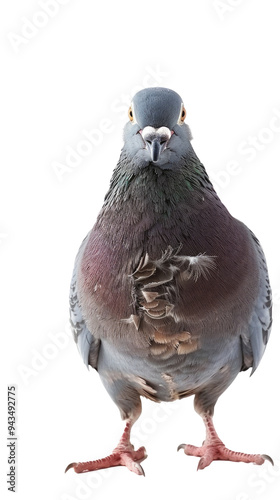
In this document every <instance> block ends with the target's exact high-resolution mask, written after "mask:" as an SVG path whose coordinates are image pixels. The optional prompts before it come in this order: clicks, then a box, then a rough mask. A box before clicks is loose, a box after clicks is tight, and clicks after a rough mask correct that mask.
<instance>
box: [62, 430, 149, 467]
mask: <svg viewBox="0 0 280 500" xmlns="http://www.w3.org/2000/svg"><path fill="white" fill-rule="evenodd" d="M130 429H131V422H128V423H127V425H126V428H125V430H124V433H123V435H122V438H121V440H120V442H119V444H118V446H117V447H116V448H115V449H114V450H113V452H112V453H111V455H108V457H105V458H101V459H100V460H93V461H91V462H73V463H71V464H69V465H68V466H67V467H66V469H65V472H67V471H68V470H69V469H71V468H73V469H74V471H75V472H77V473H78V474H80V473H82V472H90V471H94V470H99V469H108V468H109V467H117V466H118V465H125V466H126V467H127V468H128V469H129V470H130V471H132V472H135V474H138V475H139V476H140V475H142V476H145V473H144V470H143V468H142V467H141V465H140V462H142V461H143V460H145V458H147V453H146V450H145V448H144V446H141V448H139V449H138V450H136V451H135V450H134V447H133V445H132V444H131V443H130V440H129V438H130Z"/></svg>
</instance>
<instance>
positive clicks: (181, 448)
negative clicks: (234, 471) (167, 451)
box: [68, 444, 187, 467]
mask: <svg viewBox="0 0 280 500" xmlns="http://www.w3.org/2000/svg"><path fill="white" fill-rule="evenodd" d="M185 446H187V445H186V444H179V446H178V448H177V451H179V450H184V448H185ZM70 465H71V464H70ZM68 467H69V465H68Z"/></svg>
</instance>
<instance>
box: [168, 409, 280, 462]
mask: <svg viewBox="0 0 280 500" xmlns="http://www.w3.org/2000/svg"><path fill="white" fill-rule="evenodd" d="M203 421H204V424H205V427H206V439H205V441H204V442H203V444H202V446H200V447H197V446H192V445H191V444H181V445H180V446H178V450H180V449H183V450H184V452H185V454H186V455H191V456H194V457H201V459H200V461H199V463H198V467H197V470H200V469H204V468H205V467H207V466H208V465H210V464H211V462H213V460H230V461H231V462H245V463H254V464H257V465H262V464H263V463H264V461H265V460H268V461H269V462H270V463H271V464H272V465H274V464H273V460H272V459H271V458H270V457H269V456H268V455H253V454H248V453H239V452H237V451H232V450H229V449H228V448H226V447H225V445H224V443H223V442H222V441H221V440H220V438H219V436H218V434H217V432H216V430H215V427H214V424H213V420H212V417H211V416H210V415H209V414H204V415H203Z"/></svg>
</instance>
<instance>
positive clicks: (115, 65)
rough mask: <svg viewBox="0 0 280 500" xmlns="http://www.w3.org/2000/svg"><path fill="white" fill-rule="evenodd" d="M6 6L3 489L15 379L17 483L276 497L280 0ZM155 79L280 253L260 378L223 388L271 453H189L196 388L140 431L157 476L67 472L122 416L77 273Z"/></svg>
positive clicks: (68, 493) (235, 434) (236, 208)
mask: <svg viewBox="0 0 280 500" xmlns="http://www.w3.org/2000/svg"><path fill="white" fill-rule="evenodd" d="M46 4H48V6H49V7H48V8H47V7H46ZM44 5H45V7H43V6H44ZM47 12H48V13H47ZM0 18H1V42H2V45H1V85H2V89H1V127H2V128H1V135H0V137H1V197H0V202H1V212H0V243H1V245H0V256H1V309H2V312H1V333H2V343H1V346H2V348H1V365H0V366H1V398H0V401H1V447H0V449H1V455H0V459H1V461H0V475H1V491H0V494H1V498H10V497H11V496H12V493H9V492H7V485H6V473H7V472H8V468H7V455H8V453H7V447H6V443H7V441H6V438H7V430H6V420H7V409H6V390H7V389H6V387H7V385H8V384H17V390H18V422H17V433H18V477H17V483H18V498H20V499H26V498H28V499H29V500H33V499H38V498H40V499H42V500H45V499H48V500H49V499H55V500H70V499H71V500H73V499H76V500H80V499H81V500H83V499H88V498H90V499H91V498H94V499H107V498H111V497H112V496H115V497H116V498H133V499H135V500H136V499H143V498H152V496H153V495H156V496H157V497H159V498H161V499H163V500H167V499H170V498H177V497H180V498H197V499H204V498H206V497H207V499H209V500H225V499H228V500H251V499H256V498H257V499H265V500H270V499H276V498H279V492H280V449H279V445H280V433H279V411H278V409H279V401H278V399H279V336H278V332H279V319H280V318H279V312H280V273H279V257H278V255H279V234H278V233H279V173H278V170H279V158H280V143H279V138H280V95H279V88H280V74H279V44H280V34H279V2H278V1H277V0H268V1H266V2H264V1H261V0H254V1H253V0H243V1H241V0H224V1H220V2H217V1H216V2H215V1H214V0H209V1H207V0H197V1H190V0H184V2H183V1H182V2H179V1H176V0H175V1H172V2H167V1H163V0H161V1H153V2H152V1H146V0H142V1H140V2H129V1H122V0H119V1H117V2H106V1H103V2H93V1H90V0H83V1H78V0H68V1H67V0H64V1H62V0H61V1H58V0H57V1H54V0H52V1H49V2H47V0H41V2H40V1H39V0H38V1H36V0H13V1H12V2H5V5H4V2H2V3H1V12H0ZM147 85H148V86H151V85H159V86H165V87H170V88H172V89H174V90H175V91H177V92H178V93H179V94H180V95H181V96H182V97H183V99H184V102H185V106H186V109H187V115H188V116H187V122H188V123H189V125H190V126H191V130H192V133H193V136H194V140H193V145H194V148H195V150H196V152H197V154H198V156H199V157H200V159H201V160H202V161H203V163H204V164H205V166H206V168H207V170H208V172H209V174H210V176H211V177H212V179H213V181H215V185H216V187H217V190H218V192H219V195H220V197H221V198H222V200H223V202H224V203H225V204H226V206H227V207H228V208H229V210H230V211H231V213H232V214H233V215H234V216H236V217H237V218H240V219H242V220H243V221H244V222H245V223H246V224H247V225H248V226H249V227H250V228H251V229H252V230H253V231H254V232H255V233H256V234H257V236H258V237H259V239H260V240H261V242H262V245H263V247H264V250H265V253H266V256H267V261H268V265H269V270H270V277H271V282H272V286H273V290H274V303H275V308H274V328H273V333H272V336H271V340H270V342H269V345H268V348H267V351H266V353H265V356H264V358H263V360H262V362H261V364H260V366H259V368H258V370H257V372H256V373H255V374H254V376H253V377H252V378H250V377H249V372H246V373H242V374H240V375H239V377H238V378H237V379H236V381H235V382H234V384H233V385H232V386H231V387H230V388H229V389H228V391H227V392H226V393H225V394H224V395H223V396H222V397H221V399H220V400H219V402H218V404H217V407H216V414H215V423H216V427H217V429H218V432H219V434H220V436H221V438H222V439H223V440H224V441H225V443H226V445H227V446H229V447H231V448H233V449H236V450H238V451H243V452H256V453H258V452H260V453H267V454H269V455H271V456H272V457H273V458H274V460H275V463H276V466H275V467H274V469H273V468H272V467H271V465H270V464H266V465H264V466H262V467H257V466H254V465H247V464H234V463H226V462H215V463H213V464H212V465H211V466H210V467H209V468H207V469H205V470H204V471H199V472H196V466H197V462H198V459H196V458H193V457H186V456H185V455H184V454H183V452H182V451H181V452H180V453H177V452H176V448H177V446H178V444H180V443H182V442H189V443H192V444H195V445H199V444H200V443H201V442H202V440H203V439H204V428H203V424H202V421H201V419H200V417H199V416H198V415H197V414H196V413H195V412H194V410H193V407H192V398H190V399H186V400H183V401H181V402H180V403H174V404H169V405H161V406H157V405H156V404H153V403H151V402H150V401H144V405H143V406H144V408H143V414H142V417H141V419H140V420H139V421H138V422H137V424H136V425H135V430H134V443H135V444H137V445H145V446H146V448H147V451H148V455H149V457H148V459H147V460H146V461H145V462H144V463H143V467H144V469H145V472H146V478H143V477H137V476H136V475H134V474H132V473H131V472H129V471H128V470H126V469H125V468H119V467H118V468H115V469H113V470H110V471H109V472H107V473H102V472H95V473H89V474H84V475H80V476H78V475H76V474H75V473H74V472H73V470H71V471H69V472H68V473H67V474H66V475H65V474H64V468H65V466H66V465H67V464H68V463H69V462H72V461H86V460H92V459H95V458H101V457H102V456H105V455H106V454H109V453H110V452H111V450H112V449H113V447H114V446H115V445H116V443H117V441H118V439H119V437H120V435H121V432H122V428H123V423H122V422H121V420H120V417H119V412H118V409H117V408H116V407H115V405H114V404H113V402H112V401H111V400H110V398H109V396H108V395H107V393H106V391H105V389H104V388H103V386H102V384H101V382H100V380H99V377H98V375H97V374H96V373H95V372H94V371H92V370H90V371H87V370H86V368H85V367H84V365H83V363H82V361H81V359H80V358H79V356H78V353H77V350H76V346H75V345H74V343H73V341H72V339H71V338H70V335H69V331H68V328H67V322H68V287H69V281H70V278H71V273H72V267H73V261H74V258H75V254H76V252H77V249H78V247H79V244H80V242H81V240H82V238H83V237H84V236H85V235H86V233H87V231H88V230H89V229H90V228H91V227H92V225H93V224H94V221H95V218H96V216H97V213H98V211H99V209H100V208H101V206H102V201H103V197H104V195H105V192H106V190H107V187H108V183H109V179H110V176H111V173H112V170H113V168H114V166H115V164H116V162H117V160H118V156H119V153H120V149H121V147H122V128H123V126H124V124H125V122H126V120H127V114H126V113H127V108H128V105H129V101H130V98H131V97H132V95H133V94H134V93H135V91H137V90H139V89H140V88H143V87H144V86H147ZM277 113H278V114H277ZM91 130H94V132H93V136H94V137H95V144H94V145H92V146H90V147H89V146H88V144H89V143H83V142H82V141H83V140H85V132H86V133H89V132H90V131H91ZM84 131H85V132H84ZM249 142H251V145H249ZM71 148H72V149H71ZM83 148H84V149H83ZM248 148H250V149H249V151H248ZM73 150H74V151H76V156H75V159H74V158H73V156H72V157H71V158H72V163H71V165H70V163H69V162H70V159H69V155H68V157H67V152H68V153H69V151H72V152H73ZM77 151H80V154H79V155H78V154H77ZM72 154H73V153H72ZM67 161H68V163H67ZM57 162H59V163H60V164H61V165H64V167H61V166H60V174H61V168H62V169H63V168H64V170H63V173H62V174H61V175H60V176H59V175H58V174H57V172H55V170H57ZM74 163H75V164H76V165H75V166H73V165H74ZM55 166H56V167H55Z"/></svg>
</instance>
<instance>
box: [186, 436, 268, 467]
mask: <svg viewBox="0 0 280 500" xmlns="http://www.w3.org/2000/svg"><path fill="white" fill-rule="evenodd" d="M180 449H184V453H185V454H186V455H191V456H193V457H201V459H200V460H199V463H198V466H197V470H202V469H205V467H208V465H210V464H211V463H212V462H213V461H214V460H229V461H231V462H245V463H254V464H256V465H262V464H263V463H264V461H265V460H268V461H269V462H270V463H271V464H272V465H274V464H273V460H272V458H270V457H269V456H268V455H264V454H263V455H253V454H249V453H239V452H238V451H232V450H229V449H228V448H226V447H225V445H224V444H223V443H221V444H216V445H213V444H210V445H209V444H207V443H206V442H204V443H203V445H202V446H200V447H197V446H192V445H191V444H181V445H180V446H178V450H180Z"/></svg>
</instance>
